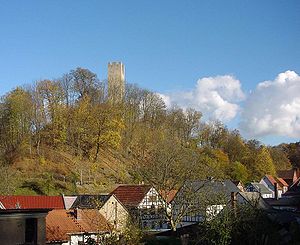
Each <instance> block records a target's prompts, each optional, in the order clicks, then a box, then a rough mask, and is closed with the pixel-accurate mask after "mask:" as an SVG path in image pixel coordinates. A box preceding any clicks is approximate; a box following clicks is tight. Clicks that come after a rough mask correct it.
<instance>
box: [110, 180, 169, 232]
mask: <svg viewBox="0 0 300 245" xmlns="http://www.w3.org/2000/svg"><path fill="white" fill-rule="evenodd" d="M111 194H112V195H114V196H115V197H116V198H117V199H118V200H119V201H120V202H121V203H122V204H123V205H124V207H125V208H126V209H127V210H128V212H129V213H130V216H131V217H133V219H136V220H137V222H139V224H140V226H141V228H142V229H145V230H149V231H150V230H152V231H154V230H162V229H167V228H168V224H167V222H166V220H165V216H164V213H163V212H164V211H163V207H165V206H166V205H168V204H167V203H166V202H165V201H164V200H163V198H162V197H161V196H160V194H159V193H158V191H156V190H155V189H154V188H153V187H152V186H150V185H119V186H118V187H117V188H116V189H115V190H114V191H112V192H111Z"/></svg>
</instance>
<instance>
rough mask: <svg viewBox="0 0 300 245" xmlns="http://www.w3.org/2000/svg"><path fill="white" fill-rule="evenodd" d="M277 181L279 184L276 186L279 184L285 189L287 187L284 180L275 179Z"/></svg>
mask: <svg viewBox="0 0 300 245" xmlns="http://www.w3.org/2000/svg"><path fill="white" fill-rule="evenodd" d="M276 179H277V180H278V181H277V182H279V183H278V184H280V185H281V186H282V187H283V186H286V187H288V186H289V185H288V184H287V183H286V182H285V181H284V179H283V178H276Z"/></svg>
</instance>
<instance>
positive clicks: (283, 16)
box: [0, 0, 300, 145]
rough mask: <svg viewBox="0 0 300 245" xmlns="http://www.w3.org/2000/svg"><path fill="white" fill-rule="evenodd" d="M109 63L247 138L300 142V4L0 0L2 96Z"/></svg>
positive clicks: (292, 0) (288, 0) (102, 73)
mask: <svg viewBox="0 0 300 245" xmlns="http://www.w3.org/2000/svg"><path fill="white" fill-rule="evenodd" d="M110 61H122V62H123V63H124V64H125V66H126V80H127V81H128V82H130V83H136V84H138V85H139V86H141V87H143V88H147V89H150V90H153V91H155V92H157V93H158V94H160V95H161V96H162V98H163V99H164V100H165V102H166V104H167V105H168V106H172V105H174V104H176V105H179V106H182V107H183V108H188V107H194V108H195V109H197V110H200V111H201V112H202V113H203V120H206V121H209V120H220V121H222V122H223V123H224V124H225V125H227V126H228V127H229V128H230V129H233V128H237V129H239V130H240V131H241V133H242V135H243V137H245V138H247V139H252V138H256V139H259V140H260V141H262V142H263V143H265V144H271V145H275V144H279V143H281V142H296V141H299V140H300V1H298V0H275V1H274V0H272V1H271V0H270V1H264V0H257V1H255V0H251V1H250V0H243V1H240V0H236V1H233V0H228V1H214V0H207V1H205V0H201V1H199V0H194V1H192V0H184V1H174V0H173V1H169V0H164V1H159V0H153V1H146V0H136V1H133V0H127V1H124V0H119V1H117V0H111V1H100V0H89V1H86V0H76V1H74V0H43V1H38V0H36V1H31V0H27V1H19V0H10V1H7V0H0V95H4V94H5V93H7V92H9V91H10V90H12V89H13V88H15V87H16V86H20V85H23V84H28V83H32V82H34V81H37V80H40V79H45V78H48V79H54V78H58V77H60V76H61V75H62V74H64V73H67V72H68V71H70V70H71V69H74V68H76V67H83V68H87V69H90V70H91V71H93V72H94V73H96V74H97V75H98V77H99V78H100V79H105V78H106V77H107V63H108V62H110Z"/></svg>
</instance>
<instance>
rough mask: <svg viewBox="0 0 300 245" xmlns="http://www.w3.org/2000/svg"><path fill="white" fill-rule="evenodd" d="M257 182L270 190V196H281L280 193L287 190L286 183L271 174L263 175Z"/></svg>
mask: <svg viewBox="0 0 300 245" xmlns="http://www.w3.org/2000/svg"><path fill="white" fill-rule="evenodd" d="M259 183H260V184H263V185H265V186H266V187H267V188H268V189H270V190H271V191H272V198H275V197H276V198H281V195H282V194H283V193H285V192H286V191H287V190H288V184H287V183H286V182H285V181H284V180H283V179H282V178H277V177H273V176H272V175H265V176H264V177H263V178H262V179H261V181H260V182H259Z"/></svg>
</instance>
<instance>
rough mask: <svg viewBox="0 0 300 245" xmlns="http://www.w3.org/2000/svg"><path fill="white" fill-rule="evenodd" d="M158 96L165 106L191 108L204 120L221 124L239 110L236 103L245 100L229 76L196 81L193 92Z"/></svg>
mask: <svg viewBox="0 0 300 245" xmlns="http://www.w3.org/2000/svg"><path fill="white" fill-rule="evenodd" d="M160 95H161V96H162V98H163V100H164V101H165V103H166V105H167V106H171V105H174V104H176V105H178V106H181V107H183V108H187V107H193V108H194V109H196V110H199V111H201V112H202V113H203V115H204V117H205V118H212V119H219V120H221V121H223V122H227V121H230V120H231V119H233V118H234V117H235V116H236V115H237V113H238V111H239V109H240V107H239V105H238V102H239V101H241V100H243V99H244V98H245V95H244V93H243V91H242V89H241V83H240V81H239V80H237V79H235V78H234V77H232V76H230V75H225V76H216V77H205V78H202V79H199V80H198V81H197V84H196V87H195V88H194V89H193V90H190V91H181V92H175V93H170V94H168V95H163V94H160Z"/></svg>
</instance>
